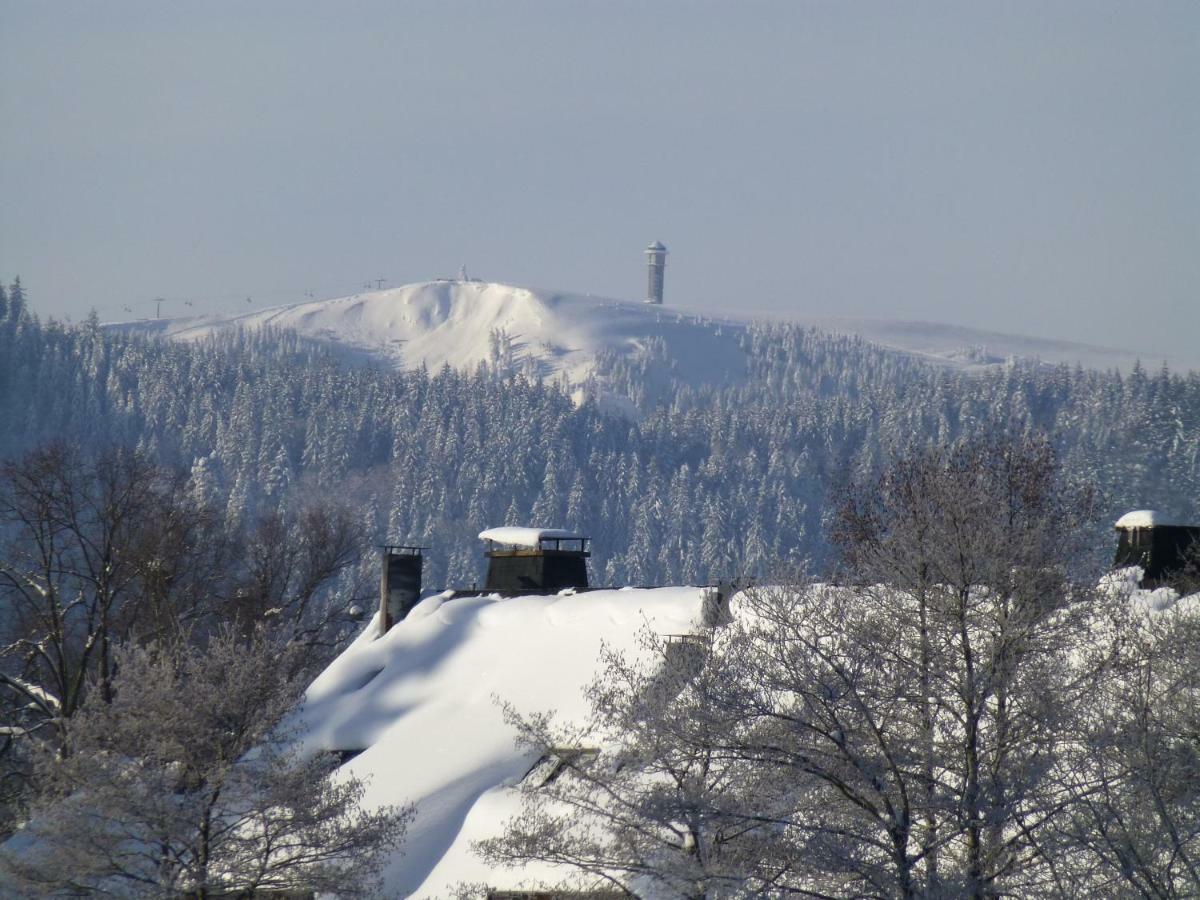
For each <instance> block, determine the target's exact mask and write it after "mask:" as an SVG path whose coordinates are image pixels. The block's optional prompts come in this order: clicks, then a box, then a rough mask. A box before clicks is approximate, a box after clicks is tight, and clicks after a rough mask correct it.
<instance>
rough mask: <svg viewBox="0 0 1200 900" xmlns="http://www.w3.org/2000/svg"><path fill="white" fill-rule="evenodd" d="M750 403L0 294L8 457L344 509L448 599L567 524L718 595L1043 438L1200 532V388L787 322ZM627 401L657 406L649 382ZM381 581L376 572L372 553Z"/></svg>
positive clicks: (241, 511) (1069, 462)
mask: <svg viewBox="0 0 1200 900" xmlns="http://www.w3.org/2000/svg"><path fill="white" fill-rule="evenodd" d="M745 349H746V351H747V354H748V359H749V372H748V375H749V377H748V378H747V381H746V383H745V384H744V385H743V386H740V387H737V388H724V389H708V390H702V391H694V390H689V389H686V388H684V389H676V390H675V391H674V392H673V393H672V394H671V395H670V397H669V398H668V399H667V401H666V402H665V403H662V404H658V405H656V406H655V407H654V408H652V409H646V410H645V411H644V412H645V414H644V415H643V416H642V417H641V418H640V419H639V420H638V421H631V420H629V419H627V418H623V417H619V416H615V415H612V414H609V413H606V412H604V411H602V410H601V409H599V408H597V407H596V406H594V405H593V404H590V403H584V404H583V405H582V406H578V407H577V406H575V405H573V404H572V402H571V400H570V398H569V397H568V396H567V395H566V394H565V392H564V391H563V390H561V389H560V388H558V387H556V386H555V385H553V384H545V383H539V382H537V381H534V380H530V379H528V378H526V377H523V376H521V375H511V374H501V373H498V372H497V371H495V370H493V369H489V368H487V367H482V366H481V367H479V368H478V369H476V370H475V371H470V372H458V371H451V370H449V369H442V370H441V371H437V372H426V371H420V370H419V371H416V372H410V373H402V372H394V371H390V370H384V369H380V368H373V367H364V366H353V365H349V364H346V363H344V362H341V361H339V360H337V359H335V358H334V357H333V356H332V355H331V354H330V352H329V351H328V350H327V349H324V348H321V347H319V346H318V345H316V344H312V343H308V342H306V341H303V340H301V339H300V338H298V337H296V336H295V335H293V334H290V333H286V332H273V331H270V330H265V331H261V332H256V333H242V334H231V335H226V336H218V337H214V338H211V339H209V340H207V341H206V342H202V343H196V344H178V343H168V342H165V341H161V340H156V339H152V338H145V337H137V336H130V335H122V334H119V333H109V332H105V331H103V330H101V329H100V328H99V326H98V322H97V321H96V320H95V319H94V318H93V320H91V321H89V322H85V323H83V324H81V325H76V326H70V325H64V324H61V323H57V322H52V321H51V322H41V321H39V319H38V317H37V316H36V315H34V314H33V313H32V312H31V311H30V308H29V303H28V302H27V300H26V297H25V294H24V290H23V289H22V288H20V287H19V285H14V286H12V287H11V288H9V289H8V290H6V291H5V292H4V295H3V298H2V299H0V421H3V422H4V423H5V427H4V428H3V429H2V430H0V457H8V458H11V457H13V456H14V455H17V454H20V453H21V452H23V451H25V450H28V449H30V448H32V447H36V446H39V445H41V444H44V443H46V442H47V441H53V440H63V441H67V442H78V443H80V444H82V445H84V446H86V447H103V446H109V445H123V446H134V447H139V448H141V449H143V450H145V451H148V453H149V454H150V455H151V457H152V458H154V459H155V460H156V461H158V462H160V463H161V464H164V465H166V466H168V467H171V468H174V469H178V470H181V471H185V472H188V473H190V477H191V479H192V483H193V490H194V491H195V492H196V493H197V494H199V495H201V496H203V497H204V498H205V499H206V500H208V501H212V500H217V501H218V502H220V503H221V504H223V505H224V507H225V508H226V510H227V517H228V519H229V520H230V521H231V522H238V521H240V520H242V519H243V518H244V517H245V516H247V515H249V514H251V513H253V512H255V511H257V510H259V509H262V508H266V507H270V506H272V505H275V504H278V503H285V504H286V503H287V502H289V499H290V498H294V497H296V496H299V495H301V494H302V495H303V496H305V497H308V498H311V497H313V496H321V495H322V494H323V493H326V492H327V493H328V494H330V495H336V496H337V498H338V499H339V500H340V501H341V502H344V503H347V504H349V505H350V506H351V507H352V508H353V509H354V510H355V511H356V512H357V514H358V515H360V516H361V519H362V525H363V526H364V527H365V529H366V533H367V534H368V535H371V536H372V537H373V539H374V540H376V542H378V543H383V542H384V541H385V540H393V541H411V542H415V543H420V544H423V545H428V546H429V547H430V548H431V549H430V550H429V552H428V560H427V569H426V572H427V575H426V583H427V584H429V585H438V584H452V585H453V584H457V585H469V584H470V583H472V582H473V581H475V580H477V579H478V578H479V577H480V575H481V573H482V559H481V556H480V552H479V547H478V541H477V540H476V537H475V535H476V534H477V533H478V532H479V531H480V529H481V528H485V527H488V526H493V525H499V524H511V523H518V522H519V523H537V524H554V525H562V526H565V527H570V528H576V529H580V530H582V531H583V532H585V533H587V534H589V535H590V536H592V538H593V540H594V550H595V555H594V559H593V563H594V566H595V571H594V576H593V577H594V580H595V581H596V582H598V583H605V584H625V583H634V584H652V583H668V582H674V583H678V582H688V583H704V582H710V581H715V580H717V579H719V578H727V577H731V576H746V575H754V574H759V573H761V572H763V571H765V570H766V569H767V568H769V567H770V566H772V565H774V564H776V563H779V562H783V563H788V562H799V561H801V560H807V561H809V562H811V563H813V564H815V565H816V566H817V567H818V568H819V567H820V566H821V565H822V564H823V563H824V562H825V560H826V559H827V558H828V542H827V537H826V526H827V523H825V522H823V520H822V516H823V510H825V509H826V508H827V500H828V499H829V498H830V497H831V496H832V494H833V493H836V492H837V491H838V490H839V487H840V485H842V484H844V483H845V482H846V480H847V479H849V478H851V477H855V476H862V475H864V474H867V473H870V472H872V471H874V470H876V469H877V468H878V466H879V465H880V463H881V461H882V460H884V459H886V458H887V456H888V455H889V454H890V453H891V452H893V451H895V450H897V449H901V448H904V447H906V446H909V445H911V444H922V443H928V442H946V441H952V440H954V439H955V438H957V437H960V436H968V435H975V436H979V435H988V434H997V433H1007V434H1023V433H1044V434H1047V435H1049V436H1050V437H1051V439H1052V441H1053V443H1054V444H1055V446H1056V449H1057V450H1058V453H1059V457H1060V459H1061V461H1062V464H1063V467H1064V470H1065V471H1066V473H1067V475H1068V476H1070V477H1073V478H1076V479H1080V480H1086V481H1088V482H1090V483H1092V484H1094V485H1095V486H1096V487H1098V488H1099V490H1100V492H1101V495H1102V496H1103V497H1104V498H1105V502H1104V503H1103V504H1102V505H1101V513H1100V515H1099V516H1098V517H1097V520H1096V522H1095V523H1094V527H1095V538H1096V540H1095V544H1096V547H1097V548H1098V551H1099V552H1107V550H1108V548H1109V543H1108V536H1107V532H1106V531H1105V529H1106V528H1108V527H1109V526H1110V523H1111V519H1112V518H1113V517H1115V514H1119V513H1120V512H1121V511H1124V510H1125V509H1129V508H1133V507H1136V506H1153V507H1155V508H1158V509H1161V510H1164V511H1166V512H1168V513H1171V514H1173V515H1176V516H1180V517H1185V518H1195V516H1196V512H1197V510H1196V506H1197V502H1198V500H1200V375H1197V374H1196V373H1189V374H1187V375H1180V374H1177V373H1169V372H1167V371H1166V370H1160V371H1155V372H1148V371H1145V370H1142V369H1141V368H1136V369H1134V371H1132V372H1130V373H1128V374H1118V373H1116V372H1097V371H1088V370H1084V369H1082V368H1078V367H1076V368H1070V367H1066V366H1054V367H1052V366H1045V365H1038V364H1035V363H1017V364H1013V365H1009V366H1006V367H997V368H995V369H991V370H988V371H986V372H984V373H981V374H971V375H967V374H961V373H955V372H951V371H948V370H946V369H944V368H938V367H934V366H929V365H925V364H922V363H920V362H918V361H915V360H913V359H912V358H910V357H905V356H901V355H898V354H895V353H892V352H889V351H887V350H884V349H882V348H879V347H876V346H873V345H871V344H868V343H866V342H863V341H861V340H858V339H854V338H847V337H841V336H830V335H825V334H822V333H819V332H816V331H813V330H811V329H805V328H799V327H793V326H788V325H782V324H771V325H758V326H754V327H752V328H751V329H750V331H749V332H748V336H747V338H746V348H745ZM613 365H614V367H615V368H614V369H612V370H610V371H608V372H607V373H606V377H607V379H608V384H609V386H610V388H611V387H612V386H613V385H616V386H618V387H620V388H621V389H622V390H624V391H625V392H626V393H628V395H629V396H630V397H631V398H633V399H634V400H638V399H639V398H640V397H641V383H640V381H639V372H638V369H637V367H636V365H629V364H628V363H627V362H625V361H614V363H613ZM363 566H364V573H363V574H366V572H368V571H370V570H372V569H373V566H374V560H373V559H371V558H370V556H369V554H368V557H367V559H365V560H364V563H363Z"/></svg>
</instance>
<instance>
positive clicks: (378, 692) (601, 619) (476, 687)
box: [302, 529, 1200, 898]
mask: <svg viewBox="0 0 1200 900" xmlns="http://www.w3.org/2000/svg"><path fill="white" fill-rule="evenodd" d="M534 530H536V529H534ZM1140 575H1141V570H1140V569H1138V568H1136V567H1132V568H1129V569H1121V570H1117V571H1114V572H1112V573H1109V574H1108V575H1106V576H1105V578H1104V579H1103V580H1102V585H1103V586H1104V588H1105V589H1107V590H1110V591H1114V592H1117V593H1118V595H1120V596H1124V597H1127V598H1128V600H1129V602H1130V603H1131V604H1132V606H1133V608H1135V609H1140V610H1142V611H1144V612H1145V613H1146V614H1148V615H1157V614H1160V613H1163V612H1165V611H1168V610H1171V609H1175V608H1179V609H1181V610H1183V609H1190V610H1191V611H1192V612H1195V611H1196V610H1197V609H1198V608H1200V594H1197V595H1191V596H1189V597H1183V598H1181V597H1180V596H1179V594H1178V593H1176V592H1175V591H1173V590H1171V589H1169V588H1160V589H1158V590H1156V591H1143V590H1139V589H1138V588H1137V581H1138V578H1140ZM708 590H709V589H707V588H697V587H665V588H650V589H640V588H637V589H635V588H623V589H621V590H616V591H611V590H604V591H589V592H579V593H573V594H568V593H565V592H564V593H563V594H559V595H555V596H526V597H516V598H512V599H508V600H501V599H500V598H499V597H498V596H496V595H492V596H489V597H471V598H461V599H453V594H452V592H448V591H447V592H444V593H441V594H435V595H432V596H430V597H427V598H425V599H424V600H422V601H421V603H419V604H418V605H417V606H416V608H415V609H413V611H412V612H411V613H410V614H409V616H408V617H407V618H406V619H404V620H403V621H401V622H399V623H398V624H397V625H395V626H394V627H393V628H392V629H391V630H390V631H389V632H388V633H387V634H386V635H383V636H382V637H378V638H377V637H376V634H377V627H378V626H377V623H376V622H375V621H372V622H371V623H369V624H367V625H366V627H365V628H364V630H363V632H362V634H360V636H359V637H358V639H357V640H356V641H355V642H354V643H353V644H352V645H351V646H350V647H349V648H348V649H347V650H346V651H345V652H344V653H342V655H341V656H339V657H338V658H337V659H336V660H335V661H334V662H333V663H332V664H331V665H330V666H329V667H328V668H327V669H326V670H325V672H323V673H322V674H321V675H320V676H319V677H318V678H317V680H316V681H315V682H313V684H312V686H311V687H310V688H309V691H308V693H307V697H306V703H305V706H304V708H303V710H302V716H303V719H304V721H305V723H307V724H306V726H305V729H306V730H305V740H306V742H307V745H308V747H309V748H310V749H319V750H334V751H362V752H361V753H359V755H357V756H355V757H353V758H352V759H351V760H350V761H349V762H347V763H346V764H345V766H344V767H343V768H344V770H345V771H348V772H351V773H353V774H355V775H358V776H360V777H364V778H366V779H368V790H367V796H366V802H367V803H368V804H369V805H371V806H379V805H384V804H402V803H406V802H414V803H416V804H417V817H416V820H415V822H414V824H413V826H412V828H411V829H410V832H409V835H408V839H407V841H406V842H405V844H404V847H403V854H402V855H398V856H396V857H394V858H393V860H392V861H391V863H390V865H389V867H388V869H387V871H386V876H385V877H386V888H387V890H388V892H389V893H405V892H410V891H411V892H414V893H413V894H412V896H414V897H417V898H423V897H446V896H451V895H452V894H453V888H454V886H455V885H456V884H458V883H460V882H475V883H486V884H488V885H489V886H491V887H494V888H497V889H505V890H515V889H521V888H528V887H530V886H532V885H533V884H535V883H536V882H537V881H539V880H542V881H547V882H553V881H555V880H557V879H559V878H561V877H563V876H564V875H565V874H567V873H564V872H561V871H557V872H556V871H555V870H554V869H553V868H548V867H544V866H533V865H531V866H525V867H523V868H521V869H520V870H518V871H511V870H506V869H499V870H496V869H489V868H488V867H487V866H485V865H484V863H483V862H482V860H480V859H479V858H478V857H476V856H475V855H474V853H473V851H472V849H471V847H472V843H473V842H475V841H478V840H481V839H483V838H488V837H494V836H496V835H498V834H499V833H501V832H502V830H503V827H504V823H505V822H506V821H508V820H509V819H511V818H512V817H513V816H515V815H516V814H517V812H518V811H519V808H520V793H519V792H518V791H516V790H513V789H512V788H513V787H514V786H515V785H516V784H518V783H519V782H520V780H521V779H522V777H523V776H525V774H526V773H527V772H529V771H530V769H531V768H532V767H533V766H534V765H535V764H536V763H537V760H536V759H535V758H534V757H533V756H532V755H531V754H529V753H526V752H522V751H519V750H517V749H516V748H515V746H514V744H513V732H512V730H511V728H510V727H509V726H508V725H506V724H505V722H504V721H503V717H502V714H501V711H500V709H499V707H498V706H497V702H496V701H497V699H498V698H503V699H505V700H508V701H510V702H511V703H513V704H514V705H515V707H516V708H517V709H518V710H519V711H520V712H521V713H523V714H531V713H537V712H548V711H554V712H556V713H557V714H558V716H559V717H560V719H562V720H565V721H574V722H582V721H584V720H585V719H586V717H587V714H588V705H587V702H586V700H585V697H584V693H583V691H584V688H585V686H586V685H588V684H589V683H590V682H591V680H592V679H593V678H594V677H595V675H596V673H597V670H598V668H599V655H600V651H601V645H602V644H603V645H605V646H608V647H611V648H613V649H616V650H619V651H622V652H624V653H625V654H627V655H628V656H630V657H633V658H637V657H641V656H642V655H643V654H645V653H646V650H645V648H644V646H643V645H642V644H641V643H640V641H639V636H640V632H641V630H642V629H643V627H644V626H648V627H649V628H650V629H651V630H652V632H653V633H656V634H659V635H663V636H666V635H672V634H682V633H691V632H695V631H697V630H698V628H699V622H700V619H701V615H702V605H703V597H704V595H705V594H706V592H707V591H708ZM734 603H735V604H736V598H734Z"/></svg>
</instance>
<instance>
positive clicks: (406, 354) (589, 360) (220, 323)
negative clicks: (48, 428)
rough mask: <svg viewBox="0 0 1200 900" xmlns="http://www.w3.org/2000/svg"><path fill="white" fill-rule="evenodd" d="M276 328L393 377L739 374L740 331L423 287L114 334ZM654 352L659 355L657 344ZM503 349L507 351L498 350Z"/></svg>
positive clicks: (561, 298)
mask: <svg viewBox="0 0 1200 900" xmlns="http://www.w3.org/2000/svg"><path fill="white" fill-rule="evenodd" d="M263 326H274V327H278V328H286V329H290V330H294V331H296V332H297V333H299V334H301V335H303V336H305V337H309V338H312V339H316V340H319V341H324V342H328V343H329V344H331V345H334V346H335V347H338V348H341V349H345V350H348V351H349V352H350V353H352V354H354V355H357V356H362V355H366V356H368V357H370V358H373V359H376V360H379V361H381V362H384V363H386V364H390V365H395V366H397V367H403V368H417V367H419V366H421V365H425V366H426V367H428V368H429V369H430V370H431V371H436V370H437V369H438V368H440V367H441V366H442V365H443V364H449V365H450V366H451V367H452V368H473V367H474V366H476V365H477V364H478V363H480V362H504V363H505V364H507V365H509V366H511V367H512V368H514V369H516V370H517V371H525V370H528V371H532V372H535V373H537V374H539V375H541V376H543V377H545V378H548V379H557V378H565V379H566V380H567V381H568V382H569V383H570V384H571V385H573V386H580V385H582V384H583V383H584V382H585V381H586V380H587V378H588V376H589V375H591V374H592V373H593V372H594V371H596V367H597V359H596V355H597V353H600V352H601V351H612V352H614V353H615V354H616V355H617V356H618V357H624V358H626V359H631V360H634V359H641V360H647V361H649V360H651V358H654V357H665V358H662V359H659V361H657V362H651V363H650V380H651V381H652V382H653V381H654V380H655V379H656V378H657V379H658V380H659V381H661V380H663V379H667V378H678V379H681V380H683V381H685V382H687V383H689V384H702V383H707V384H713V383H724V382H726V381H730V380H737V379H739V378H740V377H741V375H742V373H743V370H744V368H745V363H744V355H743V354H742V351H741V350H740V348H739V346H738V337H739V335H740V334H741V331H742V330H743V329H744V327H745V326H744V324H742V325H734V324H732V323H720V322H714V321H713V320H711V319H707V318H704V317H701V316H695V315H684V314H681V313H678V312H676V311H674V310H670V309H667V308H664V307H656V306H649V305H647V304H645V303H631V302H625V301H620V300H605V299H600V298H593V297H587V296H580V295H575V294H560V293H553V292H550V291H538V290H531V289H528V288H521V287H514V286H512V285H506V284H492V283H486V282H479V281H428V282H422V283H419V284H410V285H406V286H405V287H399V288H394V289H392V290H385V291H375V292H371V293H364V294H356V295H354V296H351V297H342V298H340V299H337V300H318V301H314V302H311V303H301V304H298V305H294V306H280V307H276V308H274V309H267V310H262V311H258V312H251V313H247V314H245V315H241V316H233V317H221V316H204V317H198V318H188V319H162V320H148V321H143V322H135V323H124V324H119V325H115V326H112V327H119V328H124V329H127V330H138V331H149V332H154V333H159V334H164V335H167V336H169V337H172V338H175V339H178V340H198V339H202V338H204V337H207V336H208V335H211V334H213V333H214V332H217V331H219V330H221V329H226V328H245V329H255V328H261V327H263ZM660 342H661V348H660V349H657V350H656V348H658V347H659V344H660ZM506 345H507V346H506Z"/></svg>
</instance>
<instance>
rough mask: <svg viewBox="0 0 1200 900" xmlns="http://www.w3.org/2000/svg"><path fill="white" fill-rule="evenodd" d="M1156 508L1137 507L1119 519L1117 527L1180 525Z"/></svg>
mask: <svg viewBox="0 0 1200 900" xmlns="http://www.w3.org/2000/svg"><path fill="white" fill-rule="evenodd" d="M1178 524H1179V523H1178V522H1173V521H1170V520H1168V519H1167V517H1166V516H1164V515H1163V514H1162V513H1160V512H1158V510H1154V509H1135V510H1134V511H1133V512H1127V513H1125V515H1123V516H1121V518H1119V519H1117V526H1116V527H1117V528H1153V527H1154V526H1155V525H1178Z"/></svg>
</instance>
